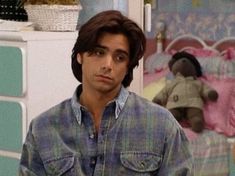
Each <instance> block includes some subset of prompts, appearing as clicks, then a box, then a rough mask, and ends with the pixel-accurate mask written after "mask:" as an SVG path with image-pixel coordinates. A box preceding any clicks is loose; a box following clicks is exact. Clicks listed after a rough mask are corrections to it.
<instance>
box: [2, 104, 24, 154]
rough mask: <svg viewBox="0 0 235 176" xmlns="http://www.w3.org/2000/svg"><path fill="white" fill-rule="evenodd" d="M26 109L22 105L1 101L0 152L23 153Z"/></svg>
mask: <svg viewBox="0 0 235 176" xmlns="http://www.w3.org/2000/svg"><path fill="white" fill-rule="evenodd" d="M24 109H25V106H24V105H23V104H22V103H18V102H11V101H3V100H0V139H1V140H0V150H8V151H14V152H21V147H22V141H23V139H22V138H23V137H22V136H23V135H22V130H23V129H22V128H23V127H22V124H23V118H24V117H23V116H24V114H25V113H24V112H25V110H24Z"/></svg>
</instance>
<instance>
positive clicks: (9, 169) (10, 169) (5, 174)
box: [0, 156, 19, 176]
mask: <svg viewBox="0 0 235 176" xmlns="http://www.w3.org/2000/svg"><path fill="white" fill-rule="evenodd" d="M18 168H19V160H18V159H16V158H8V157H4V156H0V175H1V176H14V175H18Z"/></svg>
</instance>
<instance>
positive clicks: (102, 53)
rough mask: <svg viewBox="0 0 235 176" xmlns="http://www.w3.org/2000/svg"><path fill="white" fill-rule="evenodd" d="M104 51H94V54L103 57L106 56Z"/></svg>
mask: <svg viewBox="0 0 235 176" xmlns="http://www.w3.org/2000/svg"><path fill="white" fill-rule="evenodd" d="M104 53H105V52H104V50H102V49H95V50H94V54H95V55H97V56H102V55H104Z"/></svg>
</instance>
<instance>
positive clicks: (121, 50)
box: [94, 44, 129, 56]
mask: <svg viewBox="0 0 235 176" xmlns="http://www.w3.org/2000/svg"><path fill="white" fill-rule="evenodd" d="M94 48H102V49H105V50H108V47H106V46H103V45H99V44H97V45H95V47H94ZM116 51H117V52H119V53H122V54H125V55H127V56H129V52H127V51H125V50H123V49H117V50H116Z"/></svg>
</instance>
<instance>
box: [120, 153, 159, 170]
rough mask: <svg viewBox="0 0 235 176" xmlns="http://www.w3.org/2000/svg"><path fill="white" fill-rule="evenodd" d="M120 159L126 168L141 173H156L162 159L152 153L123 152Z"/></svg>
mask: <svg viewBox="0 0 235 176" xmlns="http://www.w3.org/2000/svg"><path fill="white" fill-rule="evenodd" d="M120 158H121V162H122V165H123V166H124V167H125V168H127V169H130V170H132V171H135V172H140V173H149V172H155V171H157V170H158V168H159V166H160V164H161V157H160V156H159V155H157V154H155V153H151V152H139V151H138V152H136V151H128V152H122V153H121V156H120Z"/></svg>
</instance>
